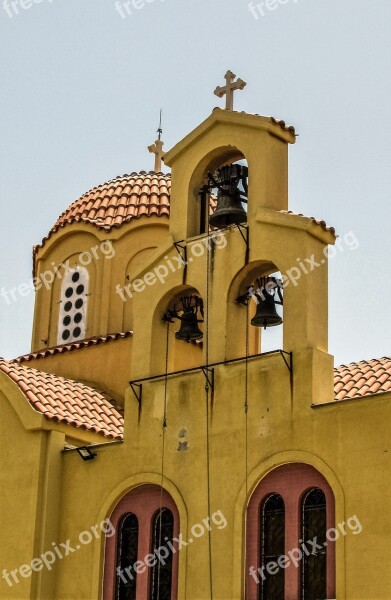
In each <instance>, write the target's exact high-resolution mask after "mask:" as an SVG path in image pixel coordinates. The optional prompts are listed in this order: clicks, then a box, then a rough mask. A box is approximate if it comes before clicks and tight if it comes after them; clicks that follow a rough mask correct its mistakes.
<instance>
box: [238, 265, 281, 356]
mask: <svg viewBox="0 0 391 600" xmlns="http://www.w3.org/2000/svg"><path fill="white" fill-rule="evenodd" d="M229 323H236V327H235V329H234V330H233V329H232V328H231V327H229ZM226 331H227V337H226V354H227V358H228V359H232V358H237V357H240V356H245V355H246V353H248V355H249V356H251V355H254V354H260V353H264V352H271V351H273V350H282V349H284V347H283V285H282V278H281V273H280V271H279V269H278V267H277V265H275V264H274V263H273V262H271V261H268V260H261V261H256V262H253V263H250V264H248V265H246V266H245V267H244V268H243V269H241V270H240V271H239V273H238V274H237V275H236V276H235V278H234V279H233V281H232V282H231V286H230V289H229V293H228V310H227V326H226Z"/></svg>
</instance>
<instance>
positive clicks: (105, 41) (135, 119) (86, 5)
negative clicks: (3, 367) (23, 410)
mask: <svg viewBox="0 0 391 600" xmlns="http://www.w3.org/2000/svg"><path fill="white" fill-rule="evenodd" d="M129 12H130V14H129ZM390 25H391V2H390V0H372V1H371V2H369V0H366V1H365V0H311V1H310V0H266V1H259V2H257V0H254V2H253V3H251V6H250V4H249V2H248V0H197V2H195V1H188V0H149V1H146V0H130V1H129V2H128V4H127V6H125V3H124V2H122V0H119V1H117V2H115V0H40V2H38V1H37V0H13V5H12V4H11V0H0V45H1V55H2V61H1V65H0V71H1V82H2V94H1V97H0V109H1V110H0V115H1V117H0V119H1V129H0V131H1V135H0V165H1V170H0V202H1V219H0V251H1V258H2V259H1V261H0V288H1V287H3V288H6V289H10V288H12V287H15V286H18V285H19V284H20V283H23V282H28V281H29V280H30V279H31V270H32V246H33V245H34V244H37V243H40V241H41V240H42V238H43V237H44V236H45V235H46V234H47V232H48V231H49V229H50V228H51V227H52V225H53V224H54V222H55V221H56V219H57V217H58V215H59V214H60V213H62V212H63V211H64V210H65V209H66V208H67V206H68V205H69V204H71V203H72V202H73V201H74V200H75V199H77V198H78V197H80V196H81V195H82V194H83V193H84V192H86V191H87V190H88V189H90V188H92V187H94V186H95V185H98V184H100V183H103V182H105V181H107V180H109V179H112V178H113V177H115V176H116V175H120V174H123V173H129V172H131V171H138V170H147V171H149V170H151V169H152V168H153V156H152V155H150V154H149V153H148V151H147V146H148V145H149V144H151V143H152V142H153V141H154V140H155V139H156V129H157V126H158V117H159V109H160V108H163V129H164V135H163V138H164V142H165V149H166V150H168V149H169V148H171V147H172V146H173V145H174V144H176V143H177V142H178V141H179V140H180V139H181V138H182V137H184V136H185V135H186V134H187V133H189V132H190V131H191V130H192V129H193V128H194V127H196V126H197V125H198V124H199V123H200V122H202V121H203V120H204V119H205V118H207V117H208V116H209V114H210V113H211V111H212V109H213V108H214V107H215V106H224V102H223V101H222V100H220V99H218V98H216V96H214V95H213V90H214V89H215V87H216V86H217V85H223V84H224V74H225V72H226V71H227V69H230V70H231V71H233V72H234V73H236V74H237V75H238V76H239V77H241V78H242V79H244V80H245V81H246V82H247V87H246V88H245V90H243V91H241V92H239V93H237V94H236V98H235V108H236V109H237V110H243V111H247V112H250V113H259V114H262V115H273V116H275V117H276V118H280V119H284V120H285V121H286V122H287V123H289V124H293V125H294V126H295V127H296V130H297V132H298V133H299V137H298V138H297V143H296V145H294V146H290V148H289V162H290V180H289V207H290V209H291V210H294V211H297V212H301V213H304V214H305V215H310V216H315V217H317V218H320V219H324V220H325V221H326V222H327V223H328V224H329V225H332V226H333V227H335V229H336V231H337V233H338V234H339V235H340V239H341V244H340V247H341V248H342V249H340V250H339V251H338V252H337V253H336V254H335V256H334V257H333V258H332V259H330V262H329V272H330V281H329V285H330V289H329V351H330V353H331V354H333V355H334V356H335V363H336V364H340V363H348V362H352V361H357V360H361V359H370V358H375V357H381V356H385V355H387V354H389V339H390V304H391V303H390V300H389V298H390V295H391V288H390V282H389V276H388V274H389V264H390V222H391V219H390V190H391V169H390V162H391V161H390V159H391V119H390V116H389V111H390V97H391V93H390V92H391V69H390V58H391V36H390ZM344 240H345V241H344ZM346 240H350V241H352V240H353V242H354V240H356V241H357V243H350V244H348V243H347V242H346ZM342 242H344V243H342ZM33 308H34V296H33V293H32V292H31V293H30V294H28V295H27V296H25V297H21V296H18V300H17V301H16V302H12V304H11V305H7V303H6V302H5V300H4V298H3V297H0V356H3V357H5V358H12V357H15V356H18V355H20V354H23V353H26V352H28V351H29V350H30V343H31V331H32V320H33Z"/></svg>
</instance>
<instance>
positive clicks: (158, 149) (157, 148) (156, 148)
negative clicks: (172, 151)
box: [148, 139, 166, 173]
mask: <svg viewBox="0 0 391 600" xmlns="http://www.w3.org/2000/svg"><path fill="white" fill-rule="evenodd" d="M163 143H164V142H162V140H160V139H158V140H156V142H155V143H154V144H152V146H148V150H149V151H150V152H152V153H153V154H154V155H155V169H154V170H155V173H161V170H162V158H163V156H165V154H166V153H165V152H163Z"/></svg>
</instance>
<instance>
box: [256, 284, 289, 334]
mask: <svg viewBox="0 0 391 600" xmlns="http://www.w3.org/2000/svg"><path fill="white" fill-rule="evenodd" d="M255 296H256V298H257V301H258V304H257V310H256V313H255V316H254V317H253V318H252V319H251V325H254V327H264V328H265V329H266V328H267V327H275V326H276V325H281V323H282V319H281V317H280V315H279V314H278V313H277V311H276V303H275V301H274V294H269V293H268V292H267V291H266V290H265V289H263V290H262V293H260V294H259V293H256V294H255Z"/></svg>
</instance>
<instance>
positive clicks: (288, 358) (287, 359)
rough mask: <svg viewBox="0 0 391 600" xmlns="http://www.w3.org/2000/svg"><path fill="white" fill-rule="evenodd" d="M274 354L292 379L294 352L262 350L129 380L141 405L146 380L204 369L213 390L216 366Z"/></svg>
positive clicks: (208, 383)
mask: <svg viewBox="0 0 391 600" xmlns="http://www.w3.org/2000/svg"><path fill="white" fill-rule="evenodd" d="M272 354H279V355H280V356H281V357H282V358H283V360H284V363H285V365H286V367H287V369H288V371H289V372H290V375H291V379H292V376H293V353H292V352H286V351H285V350H271V351H270V352H261V353H259V354H251V355H250V356H240V357H239V358H232V359H230V360H223V361H221V362H216V363H212V364H210V365H200V366H199V367H193V368H191V369H182V370H181V371H172V372H171V373H167V374H166V373H162V374H160V375H153V376H152V377H144V378H143V379H135V380H133V381H129V385H130V387H131V388H132V391H133V393H134V395H135V396H136V398H137V400H138V402H139V404H140V406H141V400H142V394H141V392H142V385H141V384H142V383H143V382H146V381H154V380H157V379H163V378H165V377H172V376H174V375H181V374H183V373H195V372H196V371H202V372H203V374H204V376H205V379H206V382H207V385H209V386H210V387H211V389H212V391H214V389H215V385H214V367H218V366H220V365H229V364H231V363H236V362H240V361H245V360H251V359H253V358H260V357H261V356H271V355H272Z"/></svg>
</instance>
